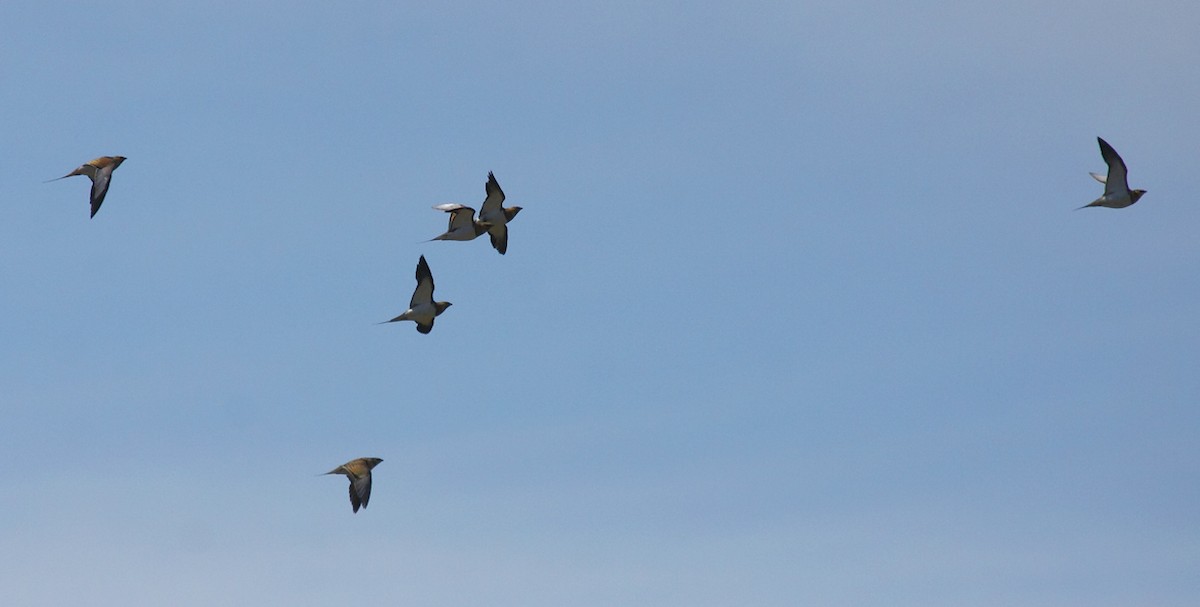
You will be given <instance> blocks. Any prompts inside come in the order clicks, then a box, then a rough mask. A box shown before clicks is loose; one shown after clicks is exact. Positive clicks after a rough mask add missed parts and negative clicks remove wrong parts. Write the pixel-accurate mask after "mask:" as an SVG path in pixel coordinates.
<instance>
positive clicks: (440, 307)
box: [433, 301, 454, 316]
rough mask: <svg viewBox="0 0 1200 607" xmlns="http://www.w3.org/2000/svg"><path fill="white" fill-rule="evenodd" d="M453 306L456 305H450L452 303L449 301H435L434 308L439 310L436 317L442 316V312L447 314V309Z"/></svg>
mask: <svg viewBox="0 0 1200 607" xmlns="http://www.w3.org/2000/svg"><path fill="white" fill-rule="evenodd" d="M452 305H454V304H452V303H450V302H448V301H435V302H433V306H434V307H435V308H437V312H436V313H435V314H434V316H437V315H438V314H441V313H442V312H445V311H446V308H449V307H450V306H452Z"/></svg>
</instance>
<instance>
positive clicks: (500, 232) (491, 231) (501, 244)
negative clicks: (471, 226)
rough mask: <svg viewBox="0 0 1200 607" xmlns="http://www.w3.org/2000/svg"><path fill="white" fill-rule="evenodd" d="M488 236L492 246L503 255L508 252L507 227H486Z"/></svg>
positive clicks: (502, 225) (503, 225) (501, 225)
mask: <svg viewBox="0 0 1200 607" xmlns="http://www.w3.org/2000/svg"><path fill="white" fill-rule="evenodd" d="M488 236H489V237H490V238H491V239H492V246H493V247H495V248H496V250H497V251H500V254H501V255H503V254H504V252H505V251H507V250H508V226H507V225H505V224H500V225H493V226H490V227H488Z"/></svg>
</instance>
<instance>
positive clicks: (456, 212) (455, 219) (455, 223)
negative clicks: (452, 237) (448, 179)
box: [442, 204, 475, 232]
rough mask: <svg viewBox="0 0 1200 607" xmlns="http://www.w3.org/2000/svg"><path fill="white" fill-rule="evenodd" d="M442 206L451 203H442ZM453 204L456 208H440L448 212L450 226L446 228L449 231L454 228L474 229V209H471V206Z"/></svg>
mask: <svg viewBox="0 0 1200 607" xmlns="http://www.w3.org/2000/svg"><path fill="white" fill-rule="evenodd" d="M443 206H451V205H443ZM455 206H457V207H458V208H457V209H442V210H444V211H446V212H448V213H450V226H449V227H448V228H447V229H448V230H449V231H451V232H453V231H454V230H459V229H462V230H467V231H470V230H473V229H475V209H472V208H471V207H464V206H463V205H461V204H460V205H455Z"/></svg>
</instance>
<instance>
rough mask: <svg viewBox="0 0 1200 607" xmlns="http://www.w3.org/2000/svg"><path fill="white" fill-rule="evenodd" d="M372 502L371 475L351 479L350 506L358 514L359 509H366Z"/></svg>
mask: <svg viewBox="0 0 1200 607" xmlns="http://www.w3.org/2000/svg"><path fill="white" fill-rule="evenodd" d="M369 501H371V473H370V472H368V473H366V474H364V475H362V476H360V477H357V478H354V477H351V478H350V505H351V506H352V507H353V508H354V511H355V512H358V509H359V507H363V508H366V507H367V502H369Z"/></svg>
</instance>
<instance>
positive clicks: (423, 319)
mask: <svg viewBox="0 0 1200 607" xmlns="http://www.w3.org/2000/svg"><path fill="white" fill-rule="evenodd" d="M452 305H453V304H451V303H450V302H448V301H434V300H433V273H432V272H430V271H429V264H428V263H427V262H426V261H425V256H424V255H422V256H421V259H420V261H418V262H417V288H416V289H413V294H412V299H410V300H409V302H408V309H407V310H405V311H404V313H403V314H401V315H399V316H397V317H395V318H393V319H391V320H385V321H383V322H381V323H379V324H381V325H383V324H387V323H389V322H397V321H400V320H411V321H413V322H415V323H417V331H420V332H421V333H429V332H430V331H432V330H433V319H435V318H437V317H438V315H440V314H441V313H442V312H445V311H446V308H449V307H450V306H452Z"/></svg>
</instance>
